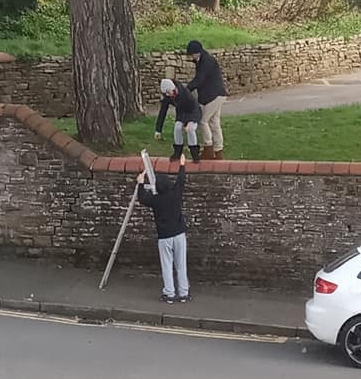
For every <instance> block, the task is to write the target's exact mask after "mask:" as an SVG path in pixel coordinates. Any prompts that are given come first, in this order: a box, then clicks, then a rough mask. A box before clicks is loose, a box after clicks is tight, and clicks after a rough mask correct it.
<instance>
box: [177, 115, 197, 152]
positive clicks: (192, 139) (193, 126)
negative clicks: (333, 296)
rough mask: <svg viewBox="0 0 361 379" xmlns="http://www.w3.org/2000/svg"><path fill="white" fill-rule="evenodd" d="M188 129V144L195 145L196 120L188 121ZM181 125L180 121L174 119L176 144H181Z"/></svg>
mask: <svg viewBox="0 0 361 379" xmlns="http://www.w3.org/2000/svg"><path fill="white" fill-rule="evenodd" d="M188 125H189V130H188V132H187V142H188V146H195V145H197V132H196V130H197V126H198V124H197V123H196V122H189V123H188ZM183 127H184V124H183V122H181V121H176V122H175V124H174V143H175V144H176V145H183Z"/></svg>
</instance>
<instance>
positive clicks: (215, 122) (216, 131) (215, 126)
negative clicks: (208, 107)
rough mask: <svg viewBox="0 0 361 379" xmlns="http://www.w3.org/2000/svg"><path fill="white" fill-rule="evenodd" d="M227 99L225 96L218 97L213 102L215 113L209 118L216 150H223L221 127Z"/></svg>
mask: <svg viewBox="0 0 361 379" xmlns="http://www.w3.org/2000/svg"><path fill="white" fill-rule="evenodd" d="M225 101H226V97H225V96H218V97H216V98H215V99H214V100H213V101H212V102H211V103H209V104H212V103H213V104H212V107H213V111H214V112H213V115H212V117H211V118H210V119H209V127H210V129H211V132H212V138H213V147H214V151H215V152H217V151H220V150H223V133H222V127H221V110H222V105H223V103H224V102H225Z"/></svg>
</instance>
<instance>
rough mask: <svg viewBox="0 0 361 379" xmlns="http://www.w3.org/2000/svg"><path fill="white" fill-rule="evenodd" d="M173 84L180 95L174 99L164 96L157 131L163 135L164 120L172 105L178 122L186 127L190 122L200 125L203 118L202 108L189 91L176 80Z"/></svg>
mask: <svg viewBox="0 0 361 379" xmlns="http://www.w3.org/2000/svg"><path fill="white" fill-rule="evenodd" d="M173 83H174V84H175V86H176V88H177V91H178V95H177V96H176V97H175V98H174V99H173V98H170V97H168V96H163V99H162V102H161V107H160V110H159V113H158V119H157V124H156V129H155V130H156V131H157V132H159V133H162V129H163V124H164V120H165V117H166V115H167V112H168V108H169V106H170V105H173V106H175V109H176V121H180V122H182V123H183V124H184V125H186V124H187V123H188V122H190V121H193V122H196V123H197V124H198V123H199V121H200V120H201V117H202V111H201V108H200V106H199V104H198V102H197V100H196V99H195V98H194V96H193V95H192V94H191V92H190V91H189V89H188V88H187V87H185V86H184V85H183V84H182V83H180V82H178V81H176V80H173Z"/></svg>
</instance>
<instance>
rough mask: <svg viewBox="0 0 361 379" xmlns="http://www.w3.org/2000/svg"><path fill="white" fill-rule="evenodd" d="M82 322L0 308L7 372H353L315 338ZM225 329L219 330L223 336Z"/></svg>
mask: <svg viewBox="0 0 361 379" xmlns="http://www.w3.org/2000/svg"><path fill="white" fill-rule="evenodd" d="M159 331H167V330H165V329H157V328H155V329H154V328H150V327H140V330H133V329H131V328H129V326H125V325H120V326H118V327H116V326H114V325H113V326H82V325H77V324H68V323H67V321H65V322H64V323H62V322H60V323H59V322H49V321H42V320H37V319H35V320H33V319H28V318H22V317H21V318H18V317H13V316H9V315H4V312H1V315H0V333H1V334H0V336H1V338H0V378H4V379H23V378H24V379H25V378H26V379H35V378H37V379H38V378H49V379H50V378H51V379H59V378H64V379H65V378H66V379H95V378H96V379H98V378H99V379H100V378H101V379H105V378H112V379H114V378H121V379H128V378H129V379H159V378H171V379H191V378H196V379H222V378H224V379H239V378H244V379H282V378H285V379H290V378H292V379H305V378H317V379H339V378H344V379H356V378H360V374H361V371H360V370H357V369H353V368H349V367H347V366H345V365H344V363H343V360H342V359H341V357H340V355H339V352H338V350H337V349H335V348H333V347H330V346H326V345H324V344H321V343H318V342H315V341H296V340H286V339H285V338H270V337H268V338H263V337H256V336H255V337H252V338H250V337H247V336H238V337H233V336H232V335H215V336H214V337H213V336H211V335H210V334H209V333H203V335H201V336H194V335H191V334H192V333H191V332H187V331H182V330H178V331H174V332H173V331H171V333H169V331H167V333H160V332H159ZM221 337H223V338H221Z"/></svg>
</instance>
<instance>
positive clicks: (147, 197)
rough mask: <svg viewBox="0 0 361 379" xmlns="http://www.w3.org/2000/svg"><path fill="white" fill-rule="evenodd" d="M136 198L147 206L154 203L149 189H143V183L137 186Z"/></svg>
mask: <svg viewBox="0 0 361 379" xmlns="http://www.w3.org/2000/svg"><path fill="white" fill-rule="evenodd" d="M138 200H139V201H140V203H141V204H143V205H146V206H148V207H152V206H153V204H154V201H153V200H154V197H153V195H152V194H151V193H150V192H149V191H147V190H146V189H144V184H143V183H141V184H139V187H138Z"/></svg>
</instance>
